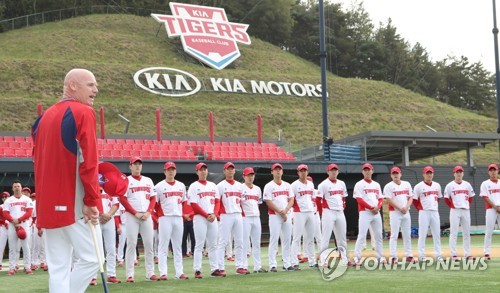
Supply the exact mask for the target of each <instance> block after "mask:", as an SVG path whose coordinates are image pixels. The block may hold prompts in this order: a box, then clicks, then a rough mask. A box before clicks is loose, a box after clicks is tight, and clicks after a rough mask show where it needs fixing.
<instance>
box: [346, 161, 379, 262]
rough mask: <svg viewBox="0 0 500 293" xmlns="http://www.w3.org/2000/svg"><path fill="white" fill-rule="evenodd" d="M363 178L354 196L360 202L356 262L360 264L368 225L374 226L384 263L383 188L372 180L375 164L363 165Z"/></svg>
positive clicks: (377, 252) (376, 248) (356, 187)
mask: <svg viewBox="0 0 500 293" xmlns="http://www.w3.org/2000/svg"><path fill="white" fill-rule="evenodd" d="M361 169H362V173H363V177H364V178H363V179H362V180H360V181H359V182H357V183H356V185H354V192H353V193H354V198H355V199H356V201H357V202H358V212H359V232H358V239H357V240H356V245H355V247H354V262H355V263H356V264H358V265H359V264H360V261H361V251H362V250H363V242H364V241H366V233H367V232H368V227H369V226H371V227H372V228H373V232H374V235H372V236H373V237H375V253H376V255H377V258H378V260H379V262H381V263H384V262H385V259H384V257H383V255H382V253H383V252H382V217H381V216H380V209H381V208H382V204H383V199H382V190H381V188H380V184H379V183H378V182H375V181H373V180H372V175H373V166H372V164H369V163H366V164H363V166H362V167H361Z"/></svg>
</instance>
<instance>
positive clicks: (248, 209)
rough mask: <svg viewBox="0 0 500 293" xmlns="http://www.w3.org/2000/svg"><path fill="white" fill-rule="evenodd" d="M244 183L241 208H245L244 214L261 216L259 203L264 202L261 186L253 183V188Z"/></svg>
mask: <svg viewBox="0 0 500 293" xmlns="http://www.w3.org/2000/svg"><path fill="white" fill-rule="evenodd" d="M242 185H243V188H242V193H241V198H242V202H241V208H242V210H243V216H246V217H252V216H257V217H258V216H260V210H259V204H261V203H262V191H261V189H260V187H258V186H257V185H252V188H250V187H248V186H247V185H246V184H242Z"/></svg>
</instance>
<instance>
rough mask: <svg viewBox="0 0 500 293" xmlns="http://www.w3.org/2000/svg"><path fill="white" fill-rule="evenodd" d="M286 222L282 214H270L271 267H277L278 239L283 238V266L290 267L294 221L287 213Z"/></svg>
mask: <svg viewBox="0 0 500 293" xmlns="http://www.w3.org/2000/svg"><path fill="white" fill-rule="evenodd" d="M287 217H288V218H287V220H286V222H283V219H282V218H281V216H280V215H276V214H273V215H269V267H270V268H277V267H278V263H277V262H276V253H277V252H278V240H279V239H280V238H281V256H282V258H283V266H284V267H285V268H288V267H290V245H291V242H292V221H291V219H290V215H287Z"/></svg>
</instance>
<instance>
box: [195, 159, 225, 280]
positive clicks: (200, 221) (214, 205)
mask: <svg viewBox="0 0 500 293" xmlns="http://www.w3.org/2000/svg"><path fill="white" fill-rule="evenodd" d="M196 174H197V175H198V181H195V182H193V183H191V185H190V186H189V189H188V198H189V204H190V205H191V207H192V208H193V211H194V213H195V215H194V218H193V229H194V237H195V239H196V245H195V247H194V260H193V269H194V277H195V278H196V279H201V278H202V277H203V276H202V274H201V260H202V253H203V245H204V244H205V241H206V244H207V251H208V259H209V262H210V271H211V276H213V277H225V276H226V275H225V273H223V272H222V273H221V272H220V271H219V270H218V269H217V255H216V246H217V232H218V224H217V216H216V215H217V214H218V213H219V206H220V195H219V191H218V188H217V186H216V185H215V183H213V182H211V181H208V180H207V177H208V167H207V165H206V164H205V163H198V164H197V165H196Z"/></svg>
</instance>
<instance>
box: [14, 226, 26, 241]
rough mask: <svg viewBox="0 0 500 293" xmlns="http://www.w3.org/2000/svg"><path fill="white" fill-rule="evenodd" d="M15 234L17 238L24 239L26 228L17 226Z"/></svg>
mask: <svg viewBox="0 0 500 293" xmlns="http://www.w3.org/2000/svg"><path fill="white" fill-rule="evenodd" d="M16 234H17V237H19V239H21V240H24V239H26V230H24V228H23V227H22V226H19V227H17V228H16Z"/></svg>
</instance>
